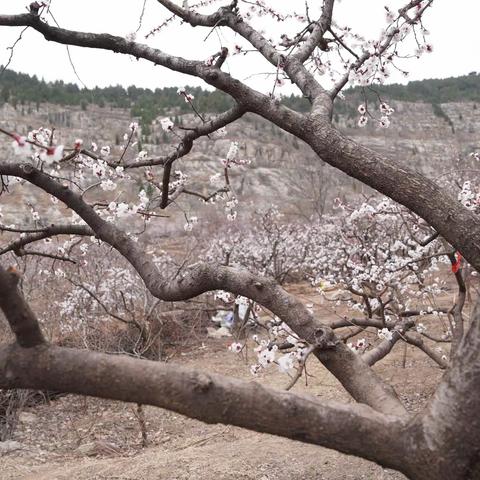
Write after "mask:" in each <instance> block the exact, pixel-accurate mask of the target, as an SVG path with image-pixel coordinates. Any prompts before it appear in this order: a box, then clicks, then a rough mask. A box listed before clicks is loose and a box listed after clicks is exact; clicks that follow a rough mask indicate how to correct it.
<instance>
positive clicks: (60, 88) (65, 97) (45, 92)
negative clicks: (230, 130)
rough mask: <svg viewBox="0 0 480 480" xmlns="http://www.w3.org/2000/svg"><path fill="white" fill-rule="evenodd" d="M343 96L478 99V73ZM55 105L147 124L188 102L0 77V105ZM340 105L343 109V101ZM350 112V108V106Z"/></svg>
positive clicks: (205, 102) (143, 92) (289, 99)
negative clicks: (104, 110)
mask: <svg viewBox="0 0 480 480" xmlns="http://www.w3.org/2000/svg"><path fill="white" fill-rule="evenodd" d="M187 89H188V91H189V92H190V93H192V94H193V95H194V96H195V105H196V107H197V108H198V109H199V110H200V111H203V112H211V113H217V112H221V111H224V110H226V109H228V108H230V107H231V106H232V102H231V99H230V98H229V97H228V95H226V94H225V93H223V92H220V91H208V90H204V89H202V88H200V87H187ZM345 93H346V95H347V96H353V97H355V98H359V97H360V98H366V99H367V100H368V101H375V100H377V99H378V95H380V97H381V98H385V99H389V100H402V101H409V102H427V103H432V104H440V103H446V102H466V101H478V102H480V76H479V75H478V74H477V73H476V72H472V73H470V74H469V75H465V76H463V77H457V78H446V79H442V80H422V81H414V82H410V83H409V84H408V85H399V84H393V85H384V86H375V89H372V88H369V89H363V88H361V87H356V88H353V89H350V90H347V91H346V92H345ZM43 102H49V103H55V104H60V105H80V106H81V107H82V108H84V109H86V108H87V107H88V105H92V104H93V105H98V106H100V107H103V106H111V107H119V108H129V109H131V112H132V115H133V116H136V117H139V118H141V121H142V124H143V125H150V124H151V122H152V120H153V119H155V118H156V117H157V116H159V115H167V114H170V113H171V111H172V110H174V111H175V112H176V113H187V112H190V111H191V108H190V106H189V105H188V104H187V103H186V102H185V101H184V98H183V97H182V96H179V95H178V94H177V88H176V87H165V88H156V89H155V90H151V89H149V88H138V87H135V86H130V87H128V88H127V89H125V88H123V87H122V86H120V85H116V86H111V87H105V88H99V87H95V88H94V89H85V88H80V87H79V86H78V85H76V84H74V83H65V82H63V81H62V80H57V81H55V82H46V81H45V80H43V79H42V80H39V79H38V77H37V76H36V75H34V76H30V75H27V74H24V73H17V72H14V71H12V70H5V71H3V73H2V74H1V75H0V105H2V104H3V103H9V104H11V105H13V106H16V105H18V104H20V105H23V104H25V103H36V104H39V103H43ZM282 103H284V104H285V105H287V106H288V107H290V108H292V109H294V110H297V111H299V112H305V111H307V109H308V108H309V104H308V102H307V101H306V100H305V99H304V98H302V97H300V96H297V95H290V96H284V97H282ZM337 103H338V104H339V105H337V108H338V110H337V111H338V112H339V113H345V112H347V113H348V110H349V107H350V109H352V108H355V107H354V106H353V105H348V103H345V102H343V101H339V102H337ZM341 104H343V108H342V105H341ZM352 111H353V110H352Z"/></svg>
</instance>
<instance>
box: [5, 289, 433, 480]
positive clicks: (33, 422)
mask: <svg viewBox="0 0 480 480" xmlns="http://www.w3.org/2000/svg"><path fill="white" fill-rule="evenodd" d="M305 300H308V298H305ZM318 308H320V307H318ZM315 309H317V306H315ZM230 343H231V339H228V338H225V339H205V341H204V343H203V344H200V345H198V346H196V347H194V348H191V349H189V350H187V351H183V352H181V353H179V354H178V355H177V356H175V357H174V358H173V359H172V360H171V362H177V363H180V364H182V365H184V366H190V367H192V368H196V369H202V370H205V371H210V372H215V373H221V374H224V375H231V376H235V377H238V378H244V379H246V380H250V381H253V378H252V376H251V375H250V372H249V365H250V363H253V361H252V362H251V361H246V360H245V359H242V358H240V357H238V355H236V354H233V353H231V352H229V351H228V350H227V346H228V345H229V344H230ZM405 353H406V363H405V368H402V363H403V360H404V355H405ZM250 355H251V354H250ZM307 366H308V372H309V373H310V374H311V375H312V376H311V377H310V378H309V384H308V386H306V385H305V383H304V382H303V381H302V382H299V383H297V385H295V387H294V391H299V392H300V391H302V392H307V393H309V394H311V395H314V396H317V397H319V398H320V399H335V400H340V401H350V400H349V397H348V395H347V394H346V393H345V392H344V391H343V389H342V388H341V386H340V385H339V383H338V382H337V381H336V379H335V378H334V377H333V376H332V375H330V373H329V372H328V371H326V369H325V368H323V367H322V366H321V365H320V364H319V362H318V361H316V360H315V359H310V360H309V363H308V365H307ZM375 368H376V370H377V371H378V372H379V373H380V374H381V375H382V377H383V378H384V379H386V380H387V381H389V382H390V383H391V384H392V385H393V386H394V387H395V389H396V390H397V392H398V394H399V395H400V396H401V398H402V400H404V402H405V404H406V405H407V408H408V409H409V410H410V411H412V412H415V411H419V410H420V409H421V408H422V407H423V406H424V405H425V403H426V402H427V401H428V398H429V397H430V396H431V395H432V393H433V392H434V389H435V386H436V384H437V383H438V381H439V379H440V377H441V374H442V372H441V370H439V369H438V368H437V367H436V366H435V365H434V364H433V362H432V361H431V360H430V359H429V358H428V357H426V356H425V355H424V354H423V353H422V352H420V351H418V350H416V349H414V347H411V346H409V347H407V349H406V350H405V349H404V346H403V344H402V345H400V344H398V345H397V346H396V347H395V348H394V351H393V353H392V354H391V355H389V356H388V357H387V358H386V359H384V360H383V361H381V362H380V363H379V364H378V365H377V366H376V367H375ZM255 380H256V381H260V382H262V383H264V384H267V385H270V386H273V387H277V388H282V387H285V386H286V384H287V383H288V377H287V376H286V375H285V374H281V373H280V372H278V371H277V369H276V368H275V367H272V369H271V370H270V371H268V372H266V373H264V374H262V375H261V376H260V377H259V378H257V379H255ZM135 412H136V405H132V404H122V403H119V402H111V401H104V400H98V399H93V398H82V397H78V396H74V395H69V396H65V397H62V398H60V399H58V400H56V401H53V402H51V403H50V404H49V405H41V406H39V407H35V408H31V409H29V410H27V411H26V414H25V413H24V414H23V415H22V416H21V422H20V424H19V427H18V430H17V431H16V433H15V436H14V439H13V440H15V441H17V442H20V444H21V445H20V447H21V448H20V449H19V450H16V451H12V452H9V453H6V454H4V455H3V457H1V458H0V469H1V473H0V478H1V479H2V480H14V479H15V480H17V479H28V480H52V479H59V480H64V479H65V480H77V479H78V480H95V479H96V480H100V479H101V480H107V479H108V480H114V479H115V480H120V479H121V480H134V479H135V480H163V479H165V480H186V479H192V480H196V479H210V478H212V479H218V480H233V479H235V480H307V479H308V480H340V479H342V480H343V479H352V480H357V479H366V480H381V479H382V480H383V479H392V480H400V479H405V478H406V477H404V476H403V475H401V474H399V473H397V472H393V471H391V470H385V469H383V468H382V467H379V466H378V465H376V464H374V463H371V462H368V461H365V460H361V459H358V458H355V457H350V456H347V455H343V454H339V453H337V452H335V451H332V450H327V449H325V448H320V447H316V446H312V445H306V444H302V443H300V442H295V441H292V440H286V439H283V438H277V437H274V436H270V435H265V434H257V433H252V432H250V431H247V430H243V429H241V428H236V427H231V426H224V425H205V424H203V423H201V422H198V421H196V420H190V419H188V418H186V417H183V416H181V415H178V414H175V413H172V412H168V411H165V410H162V409H159V408H154V407H146V408H145V415H146V420H147V425H148V436H149V446H148V447H146V448H142V447H141V435H140V429H139V423H138V421H137V418H136V416H135Z"/></svg>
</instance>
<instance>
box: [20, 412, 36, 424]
mask: <svg viewBox="0 0 480 480" xmlns="http://www.w3.org/2000/svg"><path fill="white" fill-rule="evenodd" d="M37 420H38V417H37V416H36V415H35V414H34V413H30V412H22V413H20V415H19V416H18V421H19V422H20V423H36V422H37Z"/></svg>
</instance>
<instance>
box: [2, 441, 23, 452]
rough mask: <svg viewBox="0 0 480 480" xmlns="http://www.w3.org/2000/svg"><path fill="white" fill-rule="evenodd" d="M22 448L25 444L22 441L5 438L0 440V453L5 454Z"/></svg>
mask: <svg viewBox="0 0 480 480" xmlns="http://www.w3.org/2000/svg"><path fill="white" fill-rule="evenodd" d="M24 448H25V445H24V444H23V443H20V442H16V441H15V440H5V441H4V442H0V455H6V454H8V453H11V452H15V451H17V450H23V449H24Z"/></svg>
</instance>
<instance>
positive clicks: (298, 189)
mask: <svg viewBox="0 0 480 480" xmlns="http://www.w3.org/2000/svg"><path fill="white" fill-rule="evenodd" d="M344 102H347V104H346V105H343V106H340V105H339V108H338V111H339V112H340V113H335V115H334V120H335V122H336V123H337V124H338V125H339V127H340V128H341V129H342V130H344V131H345V132H346V133H347V134H348V135H350V136H352V137H353V138H355V139H356V140H357V141H359V142H360V143H363V144H365V145H367V146H369V147H371V148H373V149H375V150H378V151H379V152H381V153H384V154H387V155H389V156H391V157H393V158H394V159H395V160H396V161H397V162H398V163H399V164H404V165H409V166H411V167H414V168H416V169H419V170H421V171H423V172H424V173H426V174H427V175H431V176H438V175H449V174H450V173H451V172H452V169H462V168H466V166H467V163H468V162H470V160H468V154H469V153H470V152H472V151H474V150H480V103H478V104H477V103H476V102H474V101H469V102H450V103H440V104H437V103H434V104H432V103H422V102H404V101H395V100H392V101H390V104H391V106H392V107H393V108H394V109H395V113H394V114H393V115H392V117H391V120H392V124H391V126H390V128H388V129H381V128H378V127H377V126H376V125H374V124H373V122H370V124H369V125H368V126H367V127H366V128H359V127H358V126H357V121H358V117H359V115H358V113H357V112H356V104H355V102H354V101H352V98H350V100H348V99H347V100H345V101H344ZM348 102H349V103H348ZM167 113H170V114H171V115H170V116H171V118H172V119H175V121H176V122H177V123H181V124H183V125H185V126H188V125H192V124H193V123H194V122H195V118H194V116H193V114H190V113H186V114H182V113H181V112H179V111H178V110H175V109H173V110H170V111H169V112H167ZM132 118H133V119H136V120H138V117H132V114H131V109H126V108H117V107H111V106H103V107H102V106H98V105H94V104H91V105H86V106H85V105H59V104H54V103H40V104H38V103H28V102H26V103H24V104H23V105H21V104H18V103H17V104H15V106H14V105H12V104H10V103H8V102H7V103H4V104H3V105H2V106H1V107H0V126H1V127H3V128H5V129H7V130H10V131H15V132H18V133H22V134H24V133H26V132H27V131H29V130H31V129H33V128H38V127H40V126H44V127H49V128H52V127H54V128H55V129H56V136H57V139H58V142H59V143H64V144H65V145H72V143H73V141H74V140H75V139H76V138H82V139H83V140H84V143H85V145H89V144H90V142H95V143H97V144H98V145H99V146H102V145H110V146H112V148H113V152H114V154H116V155H119V152H120V144H121V143H122V142H123V135H124V134H125V132H127V130H128V126H129V124H130V122H131V121H132ZM160 118H161V117H158V118H157V119H155V120H153V122H152V123H151V124H150V125H149V126H148V132H145V130H143V131H142V129H140V132H139V138H138V141H139V145H137V146H136V147H135V148H134V151H132V152H130V155H132V156H133V155H135V154H136V152H137V151H138V148H139V147H140V148H142V149H144V150H147V151H148V153H149V154H151V155H159V154H161V153H167V152H169V151H171V149H172V148H174V147H175V145H176V143H175V140H176V138H175V137H174V136H172V135H167V134H166V133H165V132H163V131H162V129H161V127H160V123H159V119H160ZM227 131H228V134H227V137H225V138H221V139H209V138H202V139H200V140H199V141H198V142H197V143H196V144H195V147H194V149H193V151H192V153H191V154H190V155H189V156H188V157H187V158H185V159H182V160H180V161H178V162H177V165H176V168H177V169H181V170H182V171H183V172H184V173H186V174H188V175H189V178H190V180H191V182H192V186H194V187H195V188H196V189H197V190H198V191H200V192H204V193H206V192H207V189H208V188H211V187H210V186H209V185H208V178H209V177H210V176H211V175H212V174H214V173H217V172H221V160H222V158H224V157H225V155H226V153H227V151H228V148H229V145H230V141H238V142H239V145H240V149H241V156H242V157H243V158H247V159H249V160H250V161H251V164H250V165H248V166H245V167H240V168H238V170H237V171H236V172H232V178H233V187H234V189H235V192H236V193H237V195H238V196H239V197H240V198H243V199H244V200H245V201H246V202H247V203H249V204H250V205H252V206H253V207H255V208H258V207H261V206H265V205H268V204H270V203H272V202H274V203H276V204H277V205H279V206H280V207H281V208H282V209H283V210H284V211H287V212H292V213H295V212H303V213H305V212H307V211H312V209H314V207H315V208H317V209H318V208H322V207H321V206H320V207H319V206H318V205H319V204H323V203H325V204H326V205H327V207H328V205H329V204H330V202H331V200H332V198H334V197H336V196H342V195H344V196H345V195H346V196H349V195H351V194H352V193H355V192H359V191H364V190H365V187H363V186H362V185H360V184H358V183H357V182H355V181H353V180H352V179H350V178H348V177H346V176H345V175H344V174H342V173H340V172H337V171H335V170H334V169H332V168H331V167H329V166H326V165H324V164H323V163H322V162H321V161H319V160H318V159H317V158H316V156H315V155H314V154H313V153H312V152H311V151H310V150H309V148H308V147H306V146H305V145H303V144H302V143H301V142H300V141H298V140H297V139H296V138H294V137H292V136H291V135H289V134H287V133H285V132H283V131H281V130H279V129H278V128H276V127H275V126H272V125H270V124H269V123H268V122H266V121H264V120H263V119H261V118H259V117H256V116H253V115H247V116H245V117H244V118H243V119H242V120H240V121H238V122H237V123H235V124H234V125H231V126H229V127H228V128H227ZM10 143H11V142H10V140H9V139H8V138H7V137H3V136H2V137H0V154H1V157H2V158H11V154H12V153H11V147H10ZM459 162H460V163H459ZM462 162H463V163H462ZM462 165H464V167H462ZM468 165H470V164H468ZM139 181H140V180H139ZM23 194H24V195H26V196H27V198H28V199H29V200H30V201H31V202H32V203H33V202H34V201H35V195H36V193H35V192H34V191H32V190H31V189H29V190H26V191H24V192H23ZM292 194H295V195H292ZM293 196H295V197H297V200H295V201H293V203H292V200H291V198H292V197H293ZM314 197H318V198H314ZM320 197H321V198H320ZM315 202H316V206H315ZM194 205H198V202H195V203H194Z"/></svg>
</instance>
